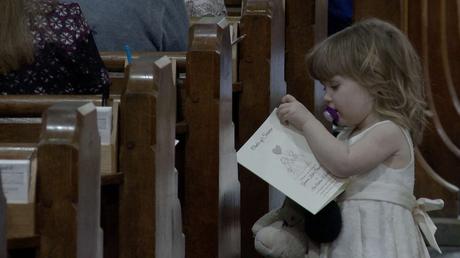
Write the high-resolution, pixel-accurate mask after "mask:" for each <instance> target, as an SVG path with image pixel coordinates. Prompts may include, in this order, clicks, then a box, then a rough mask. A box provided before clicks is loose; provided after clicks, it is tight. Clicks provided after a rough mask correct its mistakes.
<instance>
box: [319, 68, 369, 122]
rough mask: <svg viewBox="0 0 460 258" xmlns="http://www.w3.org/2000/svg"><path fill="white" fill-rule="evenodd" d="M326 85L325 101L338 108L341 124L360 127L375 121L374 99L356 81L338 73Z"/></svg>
mask: <svg viewBox="0 0 460 258" xmlns="http://www.w3.org/2000/svg"><path fill="white" fill-rule="evenodd" d="M324 85H325V94H324V101H325V102H326V104H327V105H328V106H329V107H331V108H334V109H336V110H337V112H338V113H339V121H338V123H339V124H340V125H343V126H351V127H357V128H358V129H359V128H365V127H367V126H368V125H370V124H371V123H373V122H375V119H376V117H377V116H376V114H374V112H373V105H374V99H373V98H372V96H371V95H370V94H369V92H368V91H367V90H366V89H365V88H364V87H362V86H361V85H359V84H358V83H357V82H356V81H354V80H352V79H349V78H347V77H343V76H338V75H337V76H334V77H333V78H332V79H331V80H330V81H329V82H327V83H325V84H324Z"/></svg>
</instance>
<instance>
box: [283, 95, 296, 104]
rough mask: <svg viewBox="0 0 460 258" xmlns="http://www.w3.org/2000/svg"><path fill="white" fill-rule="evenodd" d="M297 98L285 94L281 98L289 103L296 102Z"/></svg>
mask: <svg viewBox="0 0 460 258" xmlns="http://www.w3.org/2000/svg"><path fill="white" fill-rule="evenodd" d="M294 101H296V99H295V98H294V97H293V96H292V95H289V94H287V95H285V96H284V97H282V98H281V102H282V103H289V102H294Z"/></svg>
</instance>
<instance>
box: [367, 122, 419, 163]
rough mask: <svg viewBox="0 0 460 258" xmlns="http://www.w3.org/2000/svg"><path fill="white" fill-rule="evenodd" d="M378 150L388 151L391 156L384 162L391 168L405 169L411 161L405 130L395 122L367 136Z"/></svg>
mask: <svg viewBox="0 0 460 258" xmlns="http://www.w3.org/2000/svg"><path fill="white" fill-rule="evenodd" d="M367 136H368V137H369V138H370V139H371V141H372V142H373V143H374V144H375V145H376V146H378V148H382V149H386V150H387V153H388V154H390V155H389V156H388V157H387V159H386V160H385V161H384V162H383V163H384V164H385V165H387V166H389V167H391V168H401V167H404V166H405V165H406V164H407V163H409V161H410V157H411V153H410V150H411V148H410V146H409V142H408V141H407V139H406V137H405V135H404V133H403V130H402V129H401V127H399V126H398V125H397V124H395V123H393V122H387V123H382V124H380V125H378V126H376V127H375V128H373V129H372V130H370V132H369V134H368V135H367Z"/></svg>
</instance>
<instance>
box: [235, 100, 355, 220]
mask: <svg viewBox="0 0 460 258" xmlns="http://www.w3.org/2000/svg"><path fill="white" fill-rule="evenodd" d="M237 158H238V163H240V164H241V165H242V166H244V167H246V168H247V169H248V170H250V171H251V172H252V173H254V174H256V175H257V176H259V177H260V178H262V179H263V180H265V181H266V182H267V183H269V184H270V185H272V186H273V187H275V188H277V189H278V190H279V191H281V192H282V193H284V194H285V195H286V196H288V197H289V198H291V199H292V200H294V201H295V202H297V203H298V204H300V205H301V206H303V207H304V208H305V209H307V210H308V211H310V212H311V213H313V214H316V213H318V211H320V210H321V209H322V208H323V207H324V206H326V205H327V204H328V203H329V202H330V201H332V200H334V199H335V198H336V197H337V196H338V195H339V194H340V193H342V192H343V191H344V190H345V186H346V183H347V180H346V179H340V178H336V177H334V176H332V175H331V174H329V173H328V172H327V171H325V170H324V169H323V168H322V167H321V165H320V164H319V162H318V161H317V159H316V158H315V156H314V155H313V153H312V152H311V150H310V147H309V146H308V143H307V141H306V139H305V138H304V136H303V135H302V134H301V133H300V132H298V131H297V130H295V129H292V128H290V127H287V126H285V125H282V124H281V123H280V121H279V119H278V116H277V115H276V109H275V110H274V111H273V112H272V113H271V114H270V116H269V117H268V118H267V120H265V122H264V123H263V124H262V126H260V127H259V129H257V131H256V132H255V133H254V135H252V136H251V138H250V139H249V140H248V141H247V142H246V143H245V144H244V145H243V146H242V147H241V148H240V149H239V150H238V152H237Z"/></svg>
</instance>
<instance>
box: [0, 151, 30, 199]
mask: <svg viewBox="0 0 460 258" xmlns="http://www.w3.org/2000/svg"><path fill="white" fill-rule="evenodd" d="M0 173H1V177H2V187H3V193H4V194H5V198H6V201H7V203H29V201H30V200H29V188H30V161H29V160H9V159H2V160H0Z"/></svg>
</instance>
